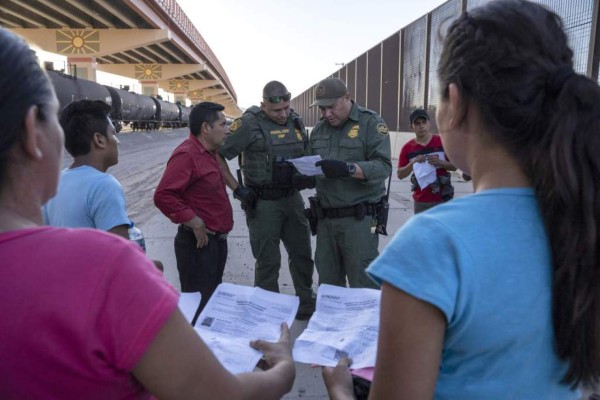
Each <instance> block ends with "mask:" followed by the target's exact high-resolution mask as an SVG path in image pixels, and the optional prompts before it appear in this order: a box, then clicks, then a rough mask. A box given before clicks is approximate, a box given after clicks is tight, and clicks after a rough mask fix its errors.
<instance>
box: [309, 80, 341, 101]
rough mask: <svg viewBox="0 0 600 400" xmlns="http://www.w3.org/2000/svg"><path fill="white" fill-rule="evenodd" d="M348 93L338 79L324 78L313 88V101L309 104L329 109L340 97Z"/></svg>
mask: <svg viewBox="0 0 600 400" xmlns="http://www.w3.org/2000/svg"><path fill="white" fill-rule="evenodd" d="M346 93H348V89H347V88H346V84H345V83H344V81H343V80H341V79H338V78H325V79H323V80H322V81H321V82H319V83H317V86H315V101H314V102H313V103H312V104H311V107H313V106H319V107H329V106H331V105H333V103H335V102H336V101H337V99H339V98H340V97H343V96H345V95H346Z"/></svg>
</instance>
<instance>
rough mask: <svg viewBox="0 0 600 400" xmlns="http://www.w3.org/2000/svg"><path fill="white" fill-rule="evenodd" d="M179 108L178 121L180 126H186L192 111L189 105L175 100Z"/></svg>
mask: <svg viewBox="0 0 600 400" xmlns="http://www.w3.org/2000/svg"><path fill="white" fill-rule="evenodd" d="M176 104H177V107H178V108H179V123H180V125H181V126H184V127H185V126H188V125H189V124H190V113H191V112H192V108H191V107H186V106H184V105H182V104H181V103H179V102H177V103H176Z"/></svg>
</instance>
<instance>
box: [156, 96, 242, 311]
mask: <svg viewBox="0 0 600 400" xmlns="http://www.w3.org/2000/svg"><path fill="white" fill-rule="evenodd" d="M223 109H224V107H223V106H222V105H220V104H216V103H211V102H203V103H199V104H197V105H196V106H195V107H194V108H193V109H192V112H191V113H190V136H189V138H187V139H186V140H185V141H184V142H183V143H181V144H180V145H179V146H177V148H176V149H175V150H174V151H173V154H172V155H171V158H169V161H168V162H167V167H166V169H165V173H164V175H163V176H162V178H161V180H160V182H159V184H158V187H157V188H156V192H155V193H154V204H155V205H156V207H158V208H159V209H160V211H161V212H162V213H163V214H164V215H165V216H167V218H169V219H170V220H171V221H172V222H173V223H176V224H179V227H178V229H177V235H176V236H175V257H176V259H177V270H178V271H179V281H180V282H181V291H182V292H200V293H201V294H202V300H201V303H200V307H199V309H198V313H199V312H200V311H202V309H203V308H204V306H205V305H206V303H207V302H208V300H209V299H210V296H211V295H212V294H213V292H214V291H215V289H216V288H217V286H218V285H219V284H220V283H221V282H222V278H223V271H224V270H225V261H226V260H227V234H228V232H229V231H231V228H232V227H233V210H232V208H231V203H230V202H229V196H228V195H227V192H226V190H225V183H224V181H223V177H222V176H221V170H220V168H219V164H218V162H217V159H216V158H215V156H216V152H217V150H218V149H219V148H220V147H221V146H222V145H223V143H224V141H225V133H226V132H227V126H226V121H225V115H224V114H223V112H222V111H223ZM198 313H197V314H198Z"/></svg>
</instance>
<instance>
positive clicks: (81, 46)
mask: <svg viewBox="0 0 600 400" xmlns="http://www.w3.org/2000/svg"><path fill="white" fill-rule="evenodd" d="M56 50H57V51H58V52H59V53H61V54H95V53H97V52H99V51H100V32H99V31H97V30H78V29H75V30H64V31H56Z"/></svg>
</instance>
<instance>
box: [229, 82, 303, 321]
mask: <svg viewBox="0 0 600 400" xmlns="http://www.w3.org/2000/svg"><path fill="white" fill-rule="evenodd" d="M289 101H290V93H289V92H288V91H287V89H286V87H285V86H284V85H283V84H281V83H280V82H277V81H272V82H269V83H268V84H267V85H266V86H265V88H264V90H263V102H262V103H261V107H260V108H259V107H256V106H253V107H250V108H249V109H248V110H247V111H246V112H245V113H244V114H243V115H242V117H241V118H238V119H236V120H235V121H233V123H232V124H231V126H230V128H229V129H230V131H231V135H230V136H229V137H228V138H227V139H226V141H225V145H224V146H223V147H222V148H221V149H220V150H219V154H220V155H221V156H222V157H223V158H226V159H228V160H231V159H233V158H234V157H236V156H239V155H241V160H240V165H241V168H242V171H243V173H244V180H245V182H244V186H245V187H246V189H245V190H246V191H251V192H252V193H253V194H256V196H257V197H258V200H257V201H256V202H255V206H254V208H253V207H252V204H250V203H252V199H250V200H249V202H248V201H247V200H248V199H247V198H246V196H245V195H244V194H242V193H240V190H241V189H239V188H238V184H241V183H242V182H236V181H235V179H234V178H233V177H232V176H231V173H229V174H228V173H227V171H229V169H228V167H226V165H227V163H225V161H224V160H223V161H222V162H223V163H224V164H225V167H226V168H227V169H226V172H225V176H226V183H227V184H228V186H229V187H230V188H232V189H234V197H236V198H238V199H240V200H241V201H242V207H243V208H245V210H246V222H247V224H248V230H249V233H250V245H251V248H252V254H253V255H254V258H255V259H256V267H255V275H254V279H255V280H254V285H255V286H258V287H260V288H262V289H265V290H270V291H272V292H279V284H278V279H279V268H280V266H281V254H280V250H279V243H280V240H281V241H283V244H284V246H285V248H286V250H287V252H288V256H289V268H290V273H291V277H292V281H293V283H294V288H295V290H296V295H297V296H298V297H300V307H299V310H298V314H297V316H296V318H297V319H308V318H310V316H311V315H312V313H313V312H314V308H315V300H314V297H313V290H312V282H313V280H312V276H313V271H314V262H313V260H312V251H311V247H310V231H309V227H308V220H307V219H306V216H305V215H304V202H303V200H302V197H301V195H300V193H299V191H298V189H303V188H307V187H311V186H312V187H314V179H312V184H311V180H310V179H303V178H305V177H303V176H298V175H299V174H298V173H297V171H296V169H295V168H294V167H293V165H292V164H291V163H289V162H287V161H286V160H288V159H291V158H297V157H302V156H304V155H305V153H306V148H307V146H308V139H307V136H306V129H305V127H304V124H303V123H302V120H301V119H300V116H299V115H298V114H296V113H295V112H294V111H293V110H291V109H290V104H289ZM294 175H295V177H294V178H292V177H293V176H294ZM232 179H234V182H228V181H231V180H232ZM236 191H237V194H236ZM250 197H252V196H250Z"/></svg>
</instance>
